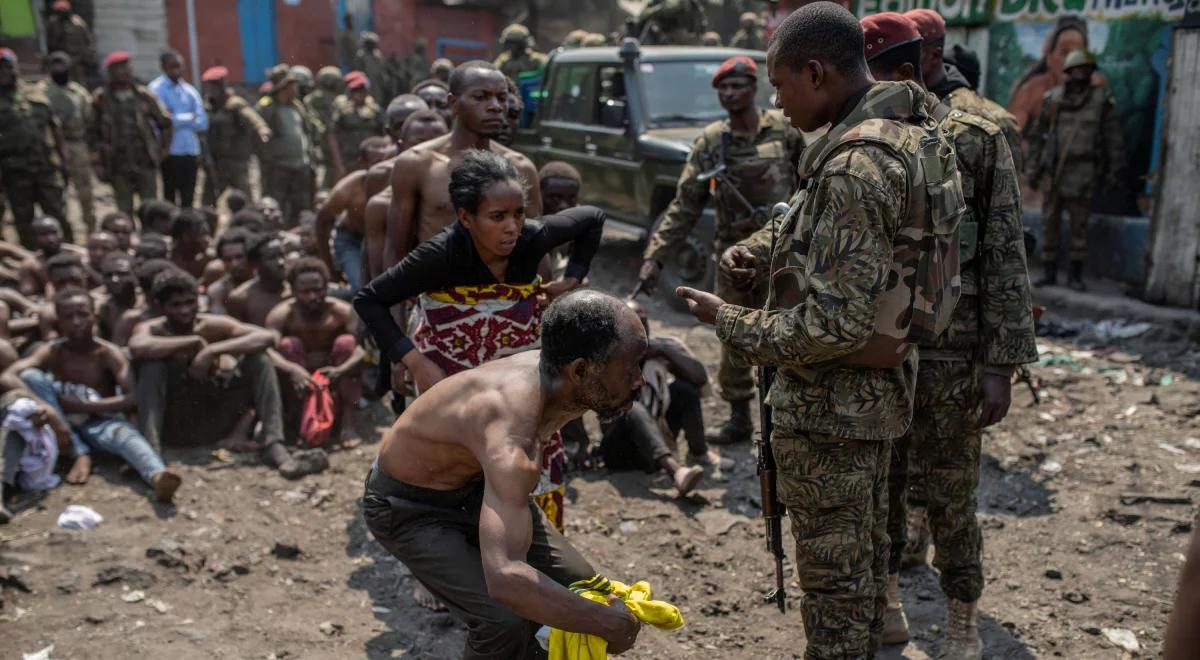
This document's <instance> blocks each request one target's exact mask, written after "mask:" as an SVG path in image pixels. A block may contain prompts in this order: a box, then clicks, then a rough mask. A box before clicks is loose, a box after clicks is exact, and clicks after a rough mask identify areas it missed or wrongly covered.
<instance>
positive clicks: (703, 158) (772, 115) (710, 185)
mask: <svg viewBox="0 0 1200 660" xmlns="http://www.w3.org/2000/svg"><path fill="white" fill-rule="evenodd" d="M722 149H724V151H725V167H726V170H725V174H726V175H727V176H728V177H729V181H730V183H732V184H733V185H734V186H737V188H738V190H739V191H740V192H741V193H742V195H743V196H744V197H745V198H746V201H748V202H750V204H752V205H753V206H754V207H755V208H756V209H760V210H761V212H760V214H759V215H761V219H762V220H761V221H762V222H765V221H766V218H767V216H768V215H770V212H771V207H772V206H773V205H775V204H777V203H779V202H785V201H787V200H788V199H791V197H792V194H793V193H794V192H795V191H796V165H797V164H798V163H799V161H800V154H801V153H802V152H803V151H804V136H803V135H801V134H800V132H799V131H797V130H796V129H795V128H792V126H791V124H790V123H789V122H788V120H787V118H785V117H784V116H783V113H781V112H779V111H778V110H767V111H764V112H763V113H762V116H761V118H760V119H759V122H758V132H757V133H755V134H754V135H753V136H751V135H745V134H737V133H734V132H732V131H731V130H730V129H729V120H728V119H724V120H721V121H716V122H713V123H711V124H709V125H708V126H706V127H705V129H704V132H703V133H701V134H700V137H698V138H696V143H695V144H694V145H693V146H692V152H691V153H690V154H688V159H687V163H686V164H685V165H684V167H683V172H682V173H681V174H680V176H679V184H678V188H676V191H675V199H674V200H672V202H671V205H670V206H669V207H667V210H666V212H665V213H664V214H663V219H662V221H661V222H660V223H659V224H658V227H657V228H656V229H655V230H654V233H653V234H652V235H651V236H650V242H649V243H648V244H647V245H646V250H645V258H646V259H657V260H659V261H663V260H664V259H663V257H664V256H666V254H667V253H668V252H669V251H670V250H671V249H672V248H674V247H675V246H677V245H679V243H680V242H681V241H683V240H684V239H685V238H687V235H688V234H689V233H690V232H691V231H692V228H693V227H694V226H695V225H696V220H698V219H699V218H700V213H701V212H702V211H703V210H704V206H705V205H706V204H708V201H709V198H710V197H712V198H713V201H714V206H715V207H716V211H717V242H718V243H722V244H729V243H734V242H736V241H739V240H741V239H743V238H745V237H747V236H749V235H750V234H751V233H752V232H753V229H751V230H749V231H747V230H745V229H740V230H739V229H738V228H736V227H735V226H734V225H735V224H737V223H738V222H739V221H742V220H748V219H751V217H752V216H754V215H755V214H753V213H751V212H750V210H748V209H747V208H746V205H745V204H742V202H741V201H740V200H739V199H738V198H737V195H735V194H733V192H732V191H731V190H729V189H728V186H727V185H726V184H724V183H721V182H719V181H717V180H716V179H709V180H708V181H703V182H701V181H700V180H698V178H697V176H698V175H700V174H703V173H705V172H707V171H709V170H712V169H713V168H715V167H717V166H718V165H719V164H720V163H721V151H722ZM760 224H761V222H760Z"/></svg>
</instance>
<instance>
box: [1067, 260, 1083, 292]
mask: <svg viewBox="0 0 1200 660" xmlns="http://www.w3.org/2000/svg"><path fill="white" fill-rule="evenodd" d="M1067 286H1069V287H1071V288H1072V289H1073V290H1075V291H1079V292H1081V293H1082V292H1084V291H1087V285H1086V284H1084V283H1083V262H1082V261H1072V262H1071V269H1070V270H1069V271H1067Z"/></svg>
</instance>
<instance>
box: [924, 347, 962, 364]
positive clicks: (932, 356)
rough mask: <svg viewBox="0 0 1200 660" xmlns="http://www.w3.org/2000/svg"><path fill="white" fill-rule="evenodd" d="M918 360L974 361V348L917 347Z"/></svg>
mask: <svg viewBox="0 0 1200 660" xmlns="http://www.w3.org/2000/svg"><path fill="white" fill-rule="evenodd" d="M917 359H918V360H937V361H939V362H974V361H975V350H974V349H970V348H964V349H960V350H954V349H949V348H918V349H917Z"/></svg>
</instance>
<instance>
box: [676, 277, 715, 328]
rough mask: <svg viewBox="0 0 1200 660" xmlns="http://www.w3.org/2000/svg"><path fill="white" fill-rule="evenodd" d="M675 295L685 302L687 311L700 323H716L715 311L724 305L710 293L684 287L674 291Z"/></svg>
mask: <svg viewBox="0 0 1200 660" xmlns="http://www.w3.org/2000/svg"><path fill="white" fill-rule="evenodd" d="M675 295H677V296H679V297H680V298H683V299H684V300H686V301H687V306H688V311H689V312H691V313H692V316H695V317H696V320H697V321H700V322H701V323H714V322H716V320H717V310H719V309H721V305H724V304H725V301H724V300H721V299H720V298H718V297H716V296H714V295H713V294H711V293H705V292H703V291H698V290H696V289H693V288H691V287H686V286H681V287H679V288H678V289H675Z"/></svg>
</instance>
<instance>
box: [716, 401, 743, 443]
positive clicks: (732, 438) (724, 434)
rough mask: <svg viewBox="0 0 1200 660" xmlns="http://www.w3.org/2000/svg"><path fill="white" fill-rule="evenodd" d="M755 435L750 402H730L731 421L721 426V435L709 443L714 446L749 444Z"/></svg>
mask: <svg viewBox="0 0 1200 660" xmlns="http://www.w3.org/2000/svg"><path fill="white" fill-rule="evenodd" d="M753 433H754V422H753V421H752V420H751V419H750V400H749V399H745V400H743V401H730V402H729V420H728V421H726V422H725V423H724V424H722V425H721V431H720V433H718V434H717V437H715V438H713V439H711V440H709V442H710V443H712V444H714V445H732V444H737V443H739V442H749V441H750V436H751V435H752V434H753Z"/></svg>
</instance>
